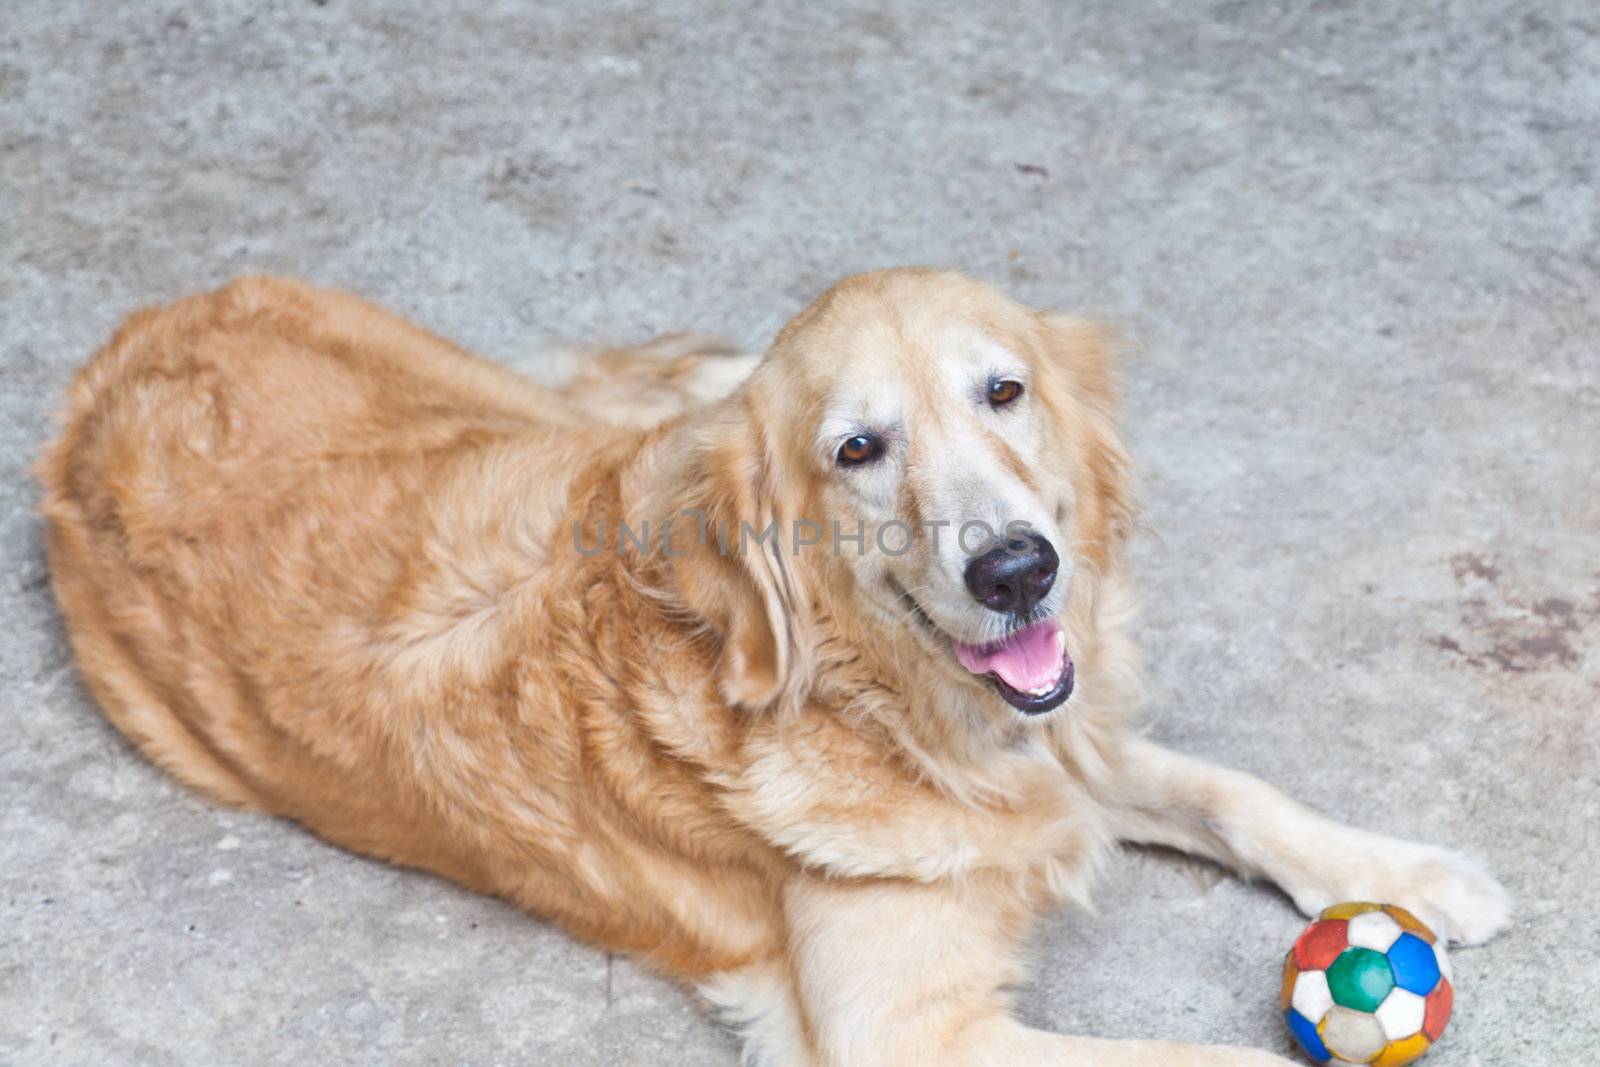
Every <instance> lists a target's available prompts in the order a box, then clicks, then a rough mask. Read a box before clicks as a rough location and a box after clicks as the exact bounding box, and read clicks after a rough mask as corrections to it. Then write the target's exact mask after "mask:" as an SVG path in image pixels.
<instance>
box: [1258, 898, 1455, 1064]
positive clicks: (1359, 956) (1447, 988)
mask: <svg viewBox="0 0 1600 1067" xmlns="http://www.w3.org/2000/svg"><path fill="white" fill-rule="evenodd" d="M1454 997H1455V991H1454V989H1452V988H1451V985H1450V963H1449V961H1448V960H1446V959H1445V954H1444V946H1443V945H1441V944H1440V943H1439V939H1438V938H1437V937H1436V936H1435V935H1434V933H1433V931H1432V930H1430V929H1428V928H1427V927H1426V926H1424V925H1423V924H1422V923H1421V921H1419V920H1418V919H1417V917H1416V916H1415V915H1412V914H1411V913H1410V912H1409V911H1406V910H1405V909H1404V908H1398V907H1395V906H1394V905H1393V904H1335V905H1334V906H1333V907H1331V908H1329V909H1328V910H1327V911H1324V912H1323V913H1322V914H1321V915H1319V916H1317V921H1316V922H1314V923H1312V924H1311V925H1310V926H1308V927H1306V929H1305V932H1304V933H1302V934H1301V935H1300V938H1299V940H1297V941H1296V942H1295V943H1294V948H1292V949H1290V950H1289V957H1288V959H1286V960H1284V961H1283V1018H1284V1020H1285V1021H1286V1022H1287V1023H1288V1024H1289V1032H1290V1033H1291V1034H1293V1035H1294V1039H1295V1042H1296V1043H1297V1044H1299V1046H1300V1047H1301V1048H1302V1049H1304V1050H1305V1053H1306V1055H1307V1056H1310V1057H1311V1058H1312V1059H1313V1060H1315V1061H1317V1062H1318V1063H1366V1064H1371V1065H1373V1067H1401V1065H1402V1064H1407V1063H1410V1062H1411V1061H1413V1060H1415V1059H1417V1057H1419V1056H1421V1055H1422V1054H1423V1053H1424V1052H1427V1051H1428V1048H1429V1046H1431V1045H1432V1044H1433V1043H1434V1042H1435V1041H1437V1040H1439V1035H1440V1034H1442V1033H1444V1026H1445V1023H1447V1022H1449V1021H1450V1007H1451V1004H1452V1002H1453V1000H1454Z"/></svg>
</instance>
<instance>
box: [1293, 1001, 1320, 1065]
mask: <svg viewBox="0 0 1600 1067" xmlns="http://www.w3.org/2000/svg"><path fill="white" fill-rule="evenodd" d="M1283 1019H1284V1021H1285V1022H1287V1023H1288V1024H1289V1032H1290V1033H1291V1034H1293V1035H1294V1039H1295V1040H1296V1041H1298V1042H1299V1043H1300V1047H1301V1048H1303V1049H1305V1052H1306V1055H1307V1056H1310V1057H1311V1058H1312V1059H1314V1060H1316V1061H1317V1062H1318V1063H1327V1062H1328V1060H1329V1059H1331V1058H1332V1054H1331V1053H1329V1052H1328V1046H1327V1045H1324V1044H1323V1043H1322V1035H1321V1034H1319V1033H1317V1028H1316V1027H1315V1026H1313V1025H1312V1023H1311V1020H1310V1019H1307V1018H1306V1017H1305V1016H1304V1015H1301V1014H1300V1013H1299V1012H1297V1011H1295V1010H1294V1009H1293V1008H1290V1009H1289V1010H1288V1011H1286V1012H1284V1013H1283Z"/></svg>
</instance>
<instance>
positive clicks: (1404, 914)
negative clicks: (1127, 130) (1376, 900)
mask: <svg viewBox="0 0 1600 1067" xmlns="http://www.w3.org/2000/svg"><path fill="white" fill-rule="evenodd" d="M1383 910H1384V911H1386V912H1388V913H1389V918H1391V919H1393V920H1394V921H1395V922H1397V923H1399V924H1400V929H1402V930H1405V931H1407V932H1408V933H1413V934H1416V935H1417V936H1418V937H1420V938H1422V940H1424V941H1426V942H1427V943H1428V944H1430V945H1431V944H1433V943H1434V942H1435V941H1437V940H1439V939H1438V938H1437V937H1435V936H1434V933H1433V931H1432V930H1430V929H1428V927H1427V926H1426V925H1425V924H1424V923H1423V921H1422V920H1421V919H1419V918H1417V917H1416V916H1415V915H1413V914H1411V913H1410V912H1409V911H1407V910H1406V909H1404V908H1402V907H1400V906H1399V905H1398V904H1385V905H1384V906H1383Z"/></svg>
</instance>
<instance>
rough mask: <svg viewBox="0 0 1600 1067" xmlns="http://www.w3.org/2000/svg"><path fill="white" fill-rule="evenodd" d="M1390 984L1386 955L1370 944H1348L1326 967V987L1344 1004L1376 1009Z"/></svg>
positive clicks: (1390, 987)
mask: <svg viewBox="0 0 1600 1067" xmlns="http://www.w3.org/2000/svg"><path fill="white" fill-rule="evenodd" d="M1393 988H1394V972H1393V971H1391V970H1390V969H1389V959H1388V957H1387V956H1385V955H1384V954H1383V953H1381V952H1374V951H1372V950H1371V949H1370V948H1347V949H1345V950H1344V951H1343V952H1342V953H1340V954H1339V958H1338V959H1336V960H1334V961H1333V963H1332V964H1331V965H1330V966H1329V967H1328V991H1329V992H1331V993H1332V994H1333V1002H1334V1003H1335V1004H1340V1005H1343V1006H1344V1007H1346V1008H1353V1009H1355V1010H1356V1011H1377V1010H1378V1005H1379V1004H1382V1003H1383V998H1384V997H1386V996H1388V995H1389V991H1390V990H1392V989H1393Z"/></svg>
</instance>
